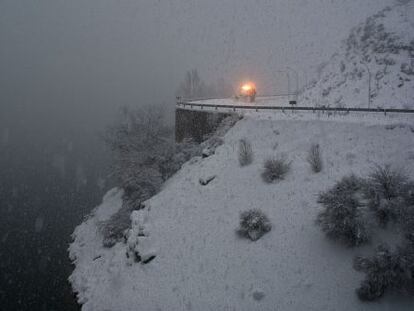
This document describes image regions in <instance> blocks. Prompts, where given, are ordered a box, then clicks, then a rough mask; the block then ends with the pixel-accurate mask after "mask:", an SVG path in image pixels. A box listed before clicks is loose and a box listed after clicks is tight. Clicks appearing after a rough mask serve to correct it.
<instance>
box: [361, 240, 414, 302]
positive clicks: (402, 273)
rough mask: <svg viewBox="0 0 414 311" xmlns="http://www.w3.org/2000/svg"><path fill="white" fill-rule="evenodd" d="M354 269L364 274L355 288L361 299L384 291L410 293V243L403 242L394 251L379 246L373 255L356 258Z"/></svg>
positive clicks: (413, 282) (413, 246)
mask: <svg viewBox="0 0 414 311" xmlns="http://www.w3.org/2000/svg"><path fill="white" fill-rule="evenodd" d="M354 269H355V270H357V271H361V272H364V273H365V274H366V277H365V280H363V281H362V283H361V286H360V287H359V288H358V289H357V290H356V293H357V295H358V297H359V299H361V300H363V301H372V300H376V299H378V298H381V297H382V296H383V295H384V293H385V291H386V290H393V291H397V292H403V293H410V294H414V243H413V242H412V241H407V242H406V243H405V244H404V245H403V247H399V248H397V249H396V250H394V251H391V250H390V249H389V247H387V246H384V245H380V246H379V247H378V248H377V249H376V252H375V255H374V256H373V257H371V258H364V257H356V258H355V260H354Z"/></svg>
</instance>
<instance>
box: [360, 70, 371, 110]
mask: <svg viewBox="0 0 414 311" xmlns="http://www.w3.org/2000/svg"><path fill="white" fill-rule="evenodd" d="M361 64H362V65H364V66H365V68H366V69H367V72H368V109H369V108H370V107H371V71H370V70H369V67H368V65H367V64H366V63H363V62H361Z"/></svg>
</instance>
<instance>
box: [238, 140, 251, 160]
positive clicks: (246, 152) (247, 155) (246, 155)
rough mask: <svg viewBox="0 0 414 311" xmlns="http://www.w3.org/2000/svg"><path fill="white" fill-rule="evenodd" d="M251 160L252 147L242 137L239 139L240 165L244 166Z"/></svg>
mask: <svg viewBox="0 0 414 311" xmlns="http://www.w3.org/2000/svg"><path fill="white" fill-rule="evenodd" d="M252 162H253V149H252V145H251V144H250V142H249V141H248V140H247V139H245V138H243V139H240V141H239V163H240V166H246V165H249V164H251V163H252Z"/></svg>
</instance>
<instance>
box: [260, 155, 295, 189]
mask: <svg viewBox="0 0 414 311" xmlns="http://www.w3.org/2000/svg"><path fill="white" fill-rule="evenodd" d="M290 166H291V162H289V161H288V160H287V158H286V156H285V155H280V156H277V157H276V158H271V159H267V160H266V161H265V163H264V171H263V173H262V178H263V180H264V181H265V182H267V183H273V182H276V181H279V180H282V179H284V178H285V176H286V174H287V173H288V172H289V170H290Z"/></svg>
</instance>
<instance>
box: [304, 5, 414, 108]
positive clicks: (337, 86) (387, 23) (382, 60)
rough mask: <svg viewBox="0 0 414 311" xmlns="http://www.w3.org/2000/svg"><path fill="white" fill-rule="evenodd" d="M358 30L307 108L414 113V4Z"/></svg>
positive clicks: (313, 89) (312, 90)
mask: <svg viewBox="0 0 414 311" xmlns="http://www.w3.org/2000/svg"><path fill="white" fill-rule="evenodd" d="M404 2H407V3H405V4H398V5H395V6H393V7H387V8H386V9H384V10H382V11H381V12H379V13H378V14H375V15H374V16H371V17H369V18H368V19H367V20H366V22H364V23H362V24H360V25H359V26H357V27H355V28H354V29H353V30H352V31H351V34H350V35H349V37H348V39H347V40H346V41H345V42H344V43H343V45H342V49H341V50H340V51H339V52H338V53H337V54H335V55H334V56H333V57H332V58H331V60H330V61H329V62H328V63H326V64H325V65H324V66H322V67H321V68H320V69H321V71H320V77H319V79H318V81H317V82H314V83H313V84H311V85H310V86H309V87H308V88H307V89H306V90H305V91H304V93H303V94H302V96H301V100H302V103H303V104H306V105H325V106H331V107H336V106H345V107H368V104H369V99H368V94H369V83H370V84H371V91H370V96H371V103H370V106H371V108H376V107H383V108H414V18H413V16H414V1H404Z"/></svg>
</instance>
